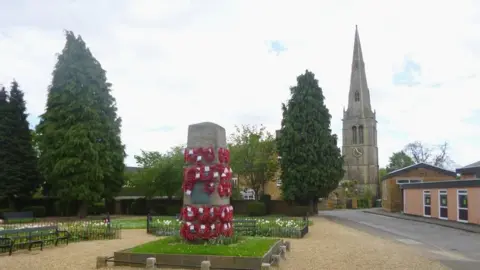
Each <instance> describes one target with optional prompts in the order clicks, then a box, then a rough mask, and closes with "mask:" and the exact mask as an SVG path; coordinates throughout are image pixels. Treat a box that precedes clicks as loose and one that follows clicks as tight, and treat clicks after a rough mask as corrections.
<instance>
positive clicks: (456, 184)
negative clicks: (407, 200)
mask: <svg viewBox="0 0 480 270" xmlns="http://www.w3.org/2000/svg"><path fill="white" fill-rule="evenodd" d="M467 187H480V180H479V179H472V180H444V181H435V182H420V183H408V184H407V183H405V184H400V188H403V189H414V188H422V189H428V188H467Z"/></svg>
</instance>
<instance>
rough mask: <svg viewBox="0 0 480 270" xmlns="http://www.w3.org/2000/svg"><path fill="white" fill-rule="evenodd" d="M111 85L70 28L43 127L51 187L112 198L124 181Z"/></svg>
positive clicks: (41, 142)
mask: <svg viewBox="0 0 480 270" xmlns="http://www.w3.org/2000/svg"><path fill="white" fill-rule="evenodd" d="M120 127H121V119H120V118H119V117H118V116H117V109H116V103H115V99H114V98H113V97H112V95H111V84H110V83H108V82H107V78H106V72H105V70H103V68H102V67H101V65H100V63H99V62H98V60H96V59H95V58H94V57H93V55H92V53H91V52H90V50H89V49H88V48H87V46H86V44H85V42H84V41H83V40H82V38H81V37H80V36H78V37H76V36H75V35H74V33H73V32H70V31H67V32H66V43H65V47H64V49H63V51H62V53H61V54H59V55H58V61H57V63H56V65H55V69H54V71H53V79H52V83H51V85H50V87H49V90H48V98H47V108H46V111H45V113H44V114H43V115H42V116H41V121H40V123H39V125H38V126H37V133H38V134H37V135H38V138H37V139H38V146H39V150H40V157H39V168H40V171H41V172H42V174H43V175H44V176H45V178H46V181H47V183H48V185H49V186H50V192H51V193H53V194H54V195H56V196H58V197H62V198H63V199H64V200H65V201H68V200H80V201H83V204H82V207H80V210H79V214H80V215H85V214H86V212H87V206H88V204H87V202H92V201H100V199H102V198H111V197H112V196H114V195H115V194H116V193H118V192H119V191H120V189H121V187H122V186H123V175H124V167H125V165H124V162H123V161H124V158H125V151H124V146H123V145H122V142H121V138H120Z"/></svg>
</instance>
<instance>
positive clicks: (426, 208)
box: [423, 190, 432, 217]
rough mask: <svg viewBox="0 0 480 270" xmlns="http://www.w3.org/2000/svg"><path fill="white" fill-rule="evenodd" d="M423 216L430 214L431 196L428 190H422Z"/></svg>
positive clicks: (429, 215)
mask: <svg viewBox="0 0 480 270" xmlns="http://www.w3.org/2000/svg"><path fill="white" fill-rule="evenodd" d="M423 216H424V217H431V216H432V197H431V195H430V190H424V191H423Z"/></svg>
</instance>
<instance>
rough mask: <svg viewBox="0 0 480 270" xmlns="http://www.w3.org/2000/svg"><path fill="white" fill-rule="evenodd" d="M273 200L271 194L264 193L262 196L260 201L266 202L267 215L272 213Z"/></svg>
mask: <svg viewBox="0 0 480 270" xmlns="http://www.w3.org/2000/svg"><path fill="white" fill-rule="evenodd" d="M271 200H272V196H270V194H262V196H260V201H261V202H263V203H264V204H265V211H266V214H267V215H268V214H270V213H271Z"/></svg>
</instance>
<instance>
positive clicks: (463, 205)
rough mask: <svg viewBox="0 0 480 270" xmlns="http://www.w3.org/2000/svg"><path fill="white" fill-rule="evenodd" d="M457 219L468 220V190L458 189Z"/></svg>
mask: <svg viewBox="0 0 480 270" xmlns="http://www.w3.org/2000/svg"><path fill="white" fill-rule="evenodd" d="M457 203H458V207H457V221H460V222H468V192H467V190H464V189H462V190H457Z"/></svg>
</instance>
